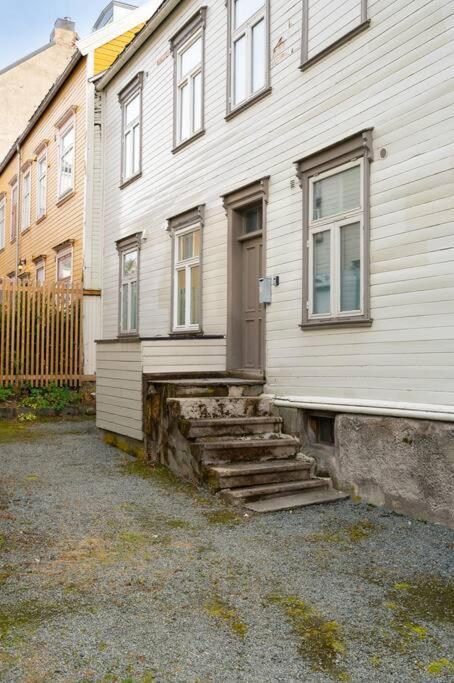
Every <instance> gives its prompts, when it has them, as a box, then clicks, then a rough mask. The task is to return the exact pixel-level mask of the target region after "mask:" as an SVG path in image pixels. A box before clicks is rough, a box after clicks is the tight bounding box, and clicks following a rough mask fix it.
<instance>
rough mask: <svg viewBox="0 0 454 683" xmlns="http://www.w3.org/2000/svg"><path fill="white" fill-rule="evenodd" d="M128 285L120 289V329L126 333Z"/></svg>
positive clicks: (127, 327)
mask: <svg viewBox="0 0 454 683" xmlns="http://www.w3.org/2000/svg"><path fill="white" fill-rule="evenodd" d="M128 292H129V285H128V284H125V285H123V287H122V294H121V329H122V330H124V331H126V330H128V329H129V326H128V319H129V313H128V311H129V300H128Z"/></svg>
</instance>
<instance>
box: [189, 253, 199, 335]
mask: <svg viewBox="0 0 454 683" xmlns="http://www.w3.org/2000/svg"><path fill="white" fill-rule="evenodd" d="M199 308H200V268H199V266H194V267H193V268H191V325H197V324H198V322H199V318H200V315H199Z"/></svg>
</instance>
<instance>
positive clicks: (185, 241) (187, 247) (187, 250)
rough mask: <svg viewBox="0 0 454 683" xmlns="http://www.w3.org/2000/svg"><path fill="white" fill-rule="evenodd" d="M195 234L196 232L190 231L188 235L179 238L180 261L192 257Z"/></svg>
mask: <svg viewBox="0 0 454 683" xmlns="http://www.w3.org/2000/svg"><path fill="white" fill-rule="evenodd" d="M193 235H194V233H192V232H189V233H188V234H187V235H182V236H181V237H179V238H178V260H179V261H184V260H186V259H189V258H192V249H193Z"/></svg>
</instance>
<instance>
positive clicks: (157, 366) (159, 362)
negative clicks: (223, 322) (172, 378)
mask: <svg viewBox="0 0 454 683" xmlns="http://www.w3.org/2000/svg"><path fill="white" fill-rule="evenodd" d="M225 349H226V342H225V339H187V340H185V339H172V340H165V341H164V340H163V341H144V342H142V366H143V372H145V373H163V372H202V373H203V372H223V371H224V370H225V359H226V350H225Z"/></svg>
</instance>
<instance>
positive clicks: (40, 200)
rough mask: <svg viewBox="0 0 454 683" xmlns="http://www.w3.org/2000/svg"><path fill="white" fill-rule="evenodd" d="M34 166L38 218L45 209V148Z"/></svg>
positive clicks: (44, 212) (43, 213) (41, 216)
mask: <svg viewBox="0 0 454 683" xmlns="http://www.w3.org/2000/svg"><path fill="white" fill-rule="evenodd" d="M36 168H37V172H36V218H37V219H38V220H39V219H40V218H43V216H45V215H46V211H47V149H45V150H44V151H43V152H42V153H41V154H40V156H39V157H38V160H37V163H36Z"/></svg>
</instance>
